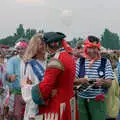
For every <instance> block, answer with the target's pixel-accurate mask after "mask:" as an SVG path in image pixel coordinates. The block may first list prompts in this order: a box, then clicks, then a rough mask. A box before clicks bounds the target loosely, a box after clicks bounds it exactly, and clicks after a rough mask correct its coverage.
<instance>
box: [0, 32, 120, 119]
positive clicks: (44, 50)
mask: <svg viewBox="0 0 120 120" xmlns="http://www.w3.org/2000/svg"><path fill="white" fill-rule="evenodd" d="M65 37H66V36H65V35H64V34H63V33H60V32H46V33H42V34H40V33H38V34H36V35H34V36H33V37H32V39H31V40H30V41H29V43H27V42H26V41H24V40H23V41H18V42H17V43H16V44H15V49H16V53H17V54H15V55H14V56H12V57H10V58H9V59H8V60H7V62H5V55H4V54H3V53H2V51H1V53H0V120H120V107H119V106H120V99H119V97H120V90H119V84H120V62H119V57H120V53H119V52H116V51H113V52H112V53H108V52H103V51H102V50H101V44H100V40H99V38H97V37H96V36H88V37H87V38H86V39H85V40H84V41H78V43H77V44H76V47H75V48H71V47H70V46H69V44H68V43H67V41H66V40H65Z"/></svg>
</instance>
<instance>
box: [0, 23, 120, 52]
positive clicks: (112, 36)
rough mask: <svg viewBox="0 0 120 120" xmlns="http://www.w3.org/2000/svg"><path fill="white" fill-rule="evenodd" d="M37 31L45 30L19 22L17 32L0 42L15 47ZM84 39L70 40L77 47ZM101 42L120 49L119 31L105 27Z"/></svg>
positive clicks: (114, 48) (108, 46)
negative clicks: (25, 25)
mask: <svg viewBox="0 0 120 120" xmlns="http://www.w3.org/2000/svg"><path fill="white" fill-rule="evenodd" d="M37 32H44V31H43V30H39V31H37V30H36V29H31V28H28V29H24V27H23V25H22V24H19V26H18V28H16V32H15V33H13V35H10V36H8V37H6V38H2V39H0V44H3V45H9V46H10V47H13V46H14V45H15V43H16V42H17V41H20V40H22V39H24V40H26V41H29V40H30V39H31V37H32V36H33V35H35V34H36V33H37ZM81 40H84V38H81V37H79V38H73V39H72V40H71V41H69V44H70V45H71V46H72V47H75V45H76V43H77V42H78V41H81ZM100 41H101V44H102V46H103V47H105V48H107V49H113V50H119V49H120V37H119V35H118V34H117V33H113V32H111V31H110V30H109V29H107V28H106V29H105V30H104V32H103V34H102V35H101V38H100Z"/></svg>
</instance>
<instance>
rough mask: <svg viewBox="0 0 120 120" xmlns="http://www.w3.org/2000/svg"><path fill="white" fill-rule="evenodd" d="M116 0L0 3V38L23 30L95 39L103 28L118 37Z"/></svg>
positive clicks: (16, 0)
mask: <svg viewBox="0 0 120 120" xmlns="http://www.w3.org/2000/svg"><path fill="white" fill-rule="evenodd" d="M119 11H120V0H0V38H2V37H6V36H8V35H13V33H15V32H16V28H17V27H18V25H19V24H23V25H24V28H25V29H27V28H35V29H37V30H40V29H43V30H45V32H50V31H59V32H63V33H65V34H66V36H67V38H66V39H67V40H71V39H72V38H73V37H79V36H81V37H84V38H85V37H87V36H88V35H96V36H98V37H100V36H101V34H102V33H103V32H104V29H105V28H108V29H109V30H110V31H112V32H115V33H118V34H120V26H119V25H120V14H119Z"/></svg>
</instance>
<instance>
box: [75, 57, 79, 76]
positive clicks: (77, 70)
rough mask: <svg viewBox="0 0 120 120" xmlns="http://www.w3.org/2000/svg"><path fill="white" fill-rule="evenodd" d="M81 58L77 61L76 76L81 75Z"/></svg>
mask: <svg viewBox="0 0 120 120" xmlns="http://www.w3.org/2000/svg"><path fill="white" fill-rule="evenodd" d="M79 61H80V58H79V59H78V60H77V61H76V77H78V76H79V69H80V68H79V67H80V62H79Z"/></svg>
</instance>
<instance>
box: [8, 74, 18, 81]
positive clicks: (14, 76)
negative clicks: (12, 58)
mask: <svg viewBox="0 0 120 120" xmlns="http://www.w3.org/2000/svg"><path fill="white" fill-rule="evenodd" d="M9 78H10V81H11V82H14V81H15V80H16V78H17V75H10V76H9Z"/></svg>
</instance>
